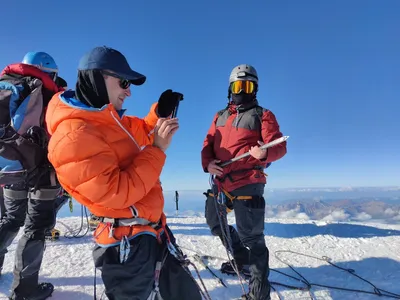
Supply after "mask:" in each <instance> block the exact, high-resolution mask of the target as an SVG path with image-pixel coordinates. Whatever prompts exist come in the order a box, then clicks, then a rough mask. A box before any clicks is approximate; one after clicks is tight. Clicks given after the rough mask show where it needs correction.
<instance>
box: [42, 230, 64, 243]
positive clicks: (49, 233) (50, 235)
mask: <svg viewBox="0 0 400 300" xmlns="http://www.w3.org/2000/svg"><path fill="white" fill-rule="evenodd" d="M44 237H45V239H46V240H50V241H55V240H58V239H59V238H60V230H58V229H55V228H53V229H52V230H46V232H45V234H44Z"/></svg>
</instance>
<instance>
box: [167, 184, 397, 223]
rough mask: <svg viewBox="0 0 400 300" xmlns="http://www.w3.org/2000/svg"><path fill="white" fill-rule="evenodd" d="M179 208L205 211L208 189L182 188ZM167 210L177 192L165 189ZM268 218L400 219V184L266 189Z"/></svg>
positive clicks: (171, 206) (392, 220)
mask: <svg viewBox="0 0 400 300" xmlns="http://www.w3.org/2000/svg"><path fill="white" fill-rule="evenodd" d="M178 192H179V194H180V200H179V210H192V211H193V212H204V201H205V197H204V195H203V194H202V193H203V192H204V191H178ZM164 194H165V198H166V203H165V204H166V209H167V210H169V211H173V210H175V207H174V206H175V205H174V204H175V203H174V195H175V192H172V191H170V192H165V193H164ZM264 196H265V199H266V202H267V209H266V216H267V217H281V218H301V219H312V220H325V221H368V220H380V221H383V220H384V221H387V222H396V223H397V222H400V186H399V187H337V188H331V187H329V188H290V189H266V192H265V194H264Z"/></svg>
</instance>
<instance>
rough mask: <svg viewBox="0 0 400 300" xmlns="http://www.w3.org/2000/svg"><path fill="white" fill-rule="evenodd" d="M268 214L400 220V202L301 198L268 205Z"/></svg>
mask: <svg viewBox="0 0 400 300" xmlns="http://www.w3.org/2000/svg"><path fill="white" fill-rule="evenodd" d="M267 216H271V217H272V216H275V217H292V218H301V219H312V220H326V221H367V220H372V219H374V220H390V221H395V222H400V203H388V202H384V201H379V200H378V201H377V200H368V199H364V200H363V199H357V200H349V199H343V200H334V201H329V202H326V201H321V200H309V201H305V200H301V201H294V202H285V203H283V204H277V205H268V207H267Z"/></svg>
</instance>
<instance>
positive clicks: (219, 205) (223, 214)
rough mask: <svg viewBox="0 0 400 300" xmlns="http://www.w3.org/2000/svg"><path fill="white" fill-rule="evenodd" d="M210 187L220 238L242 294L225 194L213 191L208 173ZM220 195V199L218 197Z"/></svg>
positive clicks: (241, 281) (212, 184)
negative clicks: (220, 233)
mask: <svg viewBox="0 0 400 300" xmlns="http://www.w3.org/2000/svg"><path fill="white" fill-rule="evenodd" d="M210 187H211V190H212V192H213V195H214V196H213V198H214V206H215V210H216V213H217V216H218V221H219V225H220V228H221V232H222V238H223V243H224V246H225V250H226V255H227V256H228V261H229V263H230V264H231V266H232V268H233V270H234V271H235V273H236V275H237V276H238V278H239V282H240V286H241V288H242V292H243V295H245V294H246V290H245V287H244V284H243V281H244V280H243V278H242V276H241V275H240V272H239V268H238V266H237V263H236V260H235V258H234V257H233V255H234V254H233V248H232V239H231V235H230V230H229V224H228V217H227V211H226V204H225V202H226V199H225V194H224V193H219V191H218V193H216V192H215V190H214V189H215V183H214V177H213V175H210ZM219 197H221V199H220V198H219ZM230 254H232V258H231V256H230Z"/></svg>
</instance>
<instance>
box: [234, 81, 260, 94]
mask: <svg viewBox="0 0 400 300" xmlns="http://www.w3.org/2000/svg"><path fill="white" fill-rule="evenodd" d="M230 88H231V92H232V93H233V94H239V93H240V92H241V91H243V92H245V93H246V94H251V93H253V92H254V90H255V84H254V82H253V81H250V80H238V81H234V82H232V83H231V86H230Z"/></svg>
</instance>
